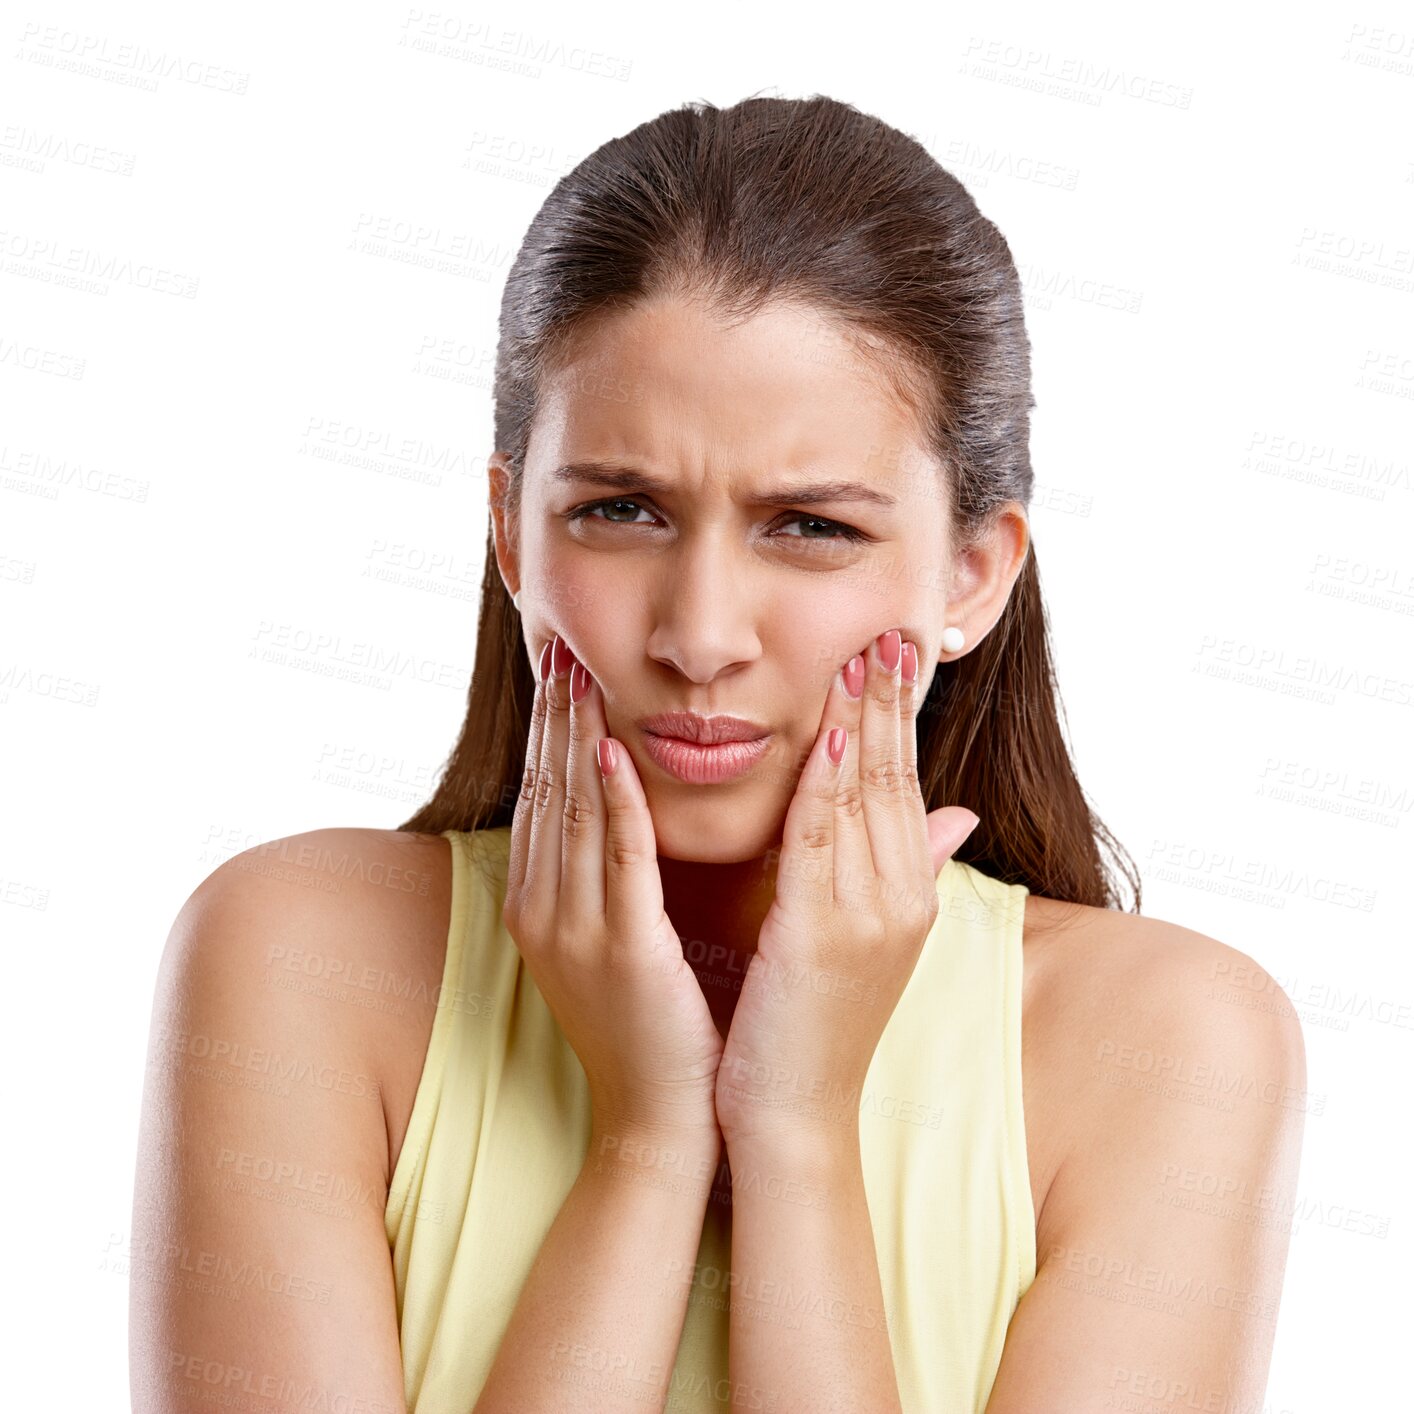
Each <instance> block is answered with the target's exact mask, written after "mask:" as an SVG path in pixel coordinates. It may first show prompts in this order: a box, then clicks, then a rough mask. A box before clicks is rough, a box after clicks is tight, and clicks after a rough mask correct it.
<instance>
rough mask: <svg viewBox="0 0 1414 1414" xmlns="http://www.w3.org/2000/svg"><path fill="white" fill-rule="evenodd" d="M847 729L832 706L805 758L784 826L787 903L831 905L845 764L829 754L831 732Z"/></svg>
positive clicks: (780, 867) (781, 881) (779, 870)
mask: <svg viewBox="0 0 1414 1414" xmlns="http://www.w3.org/2000/svg"><path fill="white" fill-rule="evenodd" d="M836 729H838V730H843V728H840V727H839V725H838V723H836V722H834V721H832V720H831V719H830V715H829V711H828V707H827V710H826V713H825V716H824V718H823V720H822V721H821V724H820V731H819V734H818V735H817V736H816V738H815V744H814V746H812V747H811V748H810V754H809V755H808V756H807V757H806V758H805V768H804V769H803V770H802V771H801V773H800V779H799V781H797V782H796V787H795V794H794V795H793V796H792V797H791V802H790V805H789V807H788V808H787V810H786V819H785V824H784V825H783V826H782V828H781V857H780V861H779V863H778V864H777V866H776V894H777V896H778V897H780V898H783V899H785V900H786V901H787V903H788V905H790V906H796V905H804V906H805V907H807V908H815V909H822V910H824V909H829V908H831V907H832V906H833V904H834V895H835V794H836V792H837V791H838V789H839V781H840V766H839V764H838V763H836V762H835V761H833V760H832V759H831V757H830V750H829V745H830V733H831V731H832V730H836Z"/></svg>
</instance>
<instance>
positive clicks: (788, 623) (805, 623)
mask: <svg viewBox="0 0 1414 1414" xmlns="http://www.w3.org/2000/svg"><path fill="white" fill-rule="evenodd" d="M840 578H843V576H841V577H840ZM900 612H901V610H900V609H899V608H898V607H897V606H896V605H894V604H893V602H892V600H891V599H886V598H885V597H884V595H883V593H882V589H881V587H880V586H877V585H874V586H871V585H869V584H862V583H860V582H859V580H858V579H857V578H854V579H851V581H850V582H849V583H848V584H843V583H840V584H835V583H832V582H831V581H830V580H824V581H817V583H816V587H815V589H814V591H813V592H811V593H808V594H803V595H801V596H800V597H799V598H798V600H796V602H794V603H793V604H792V605H791V606H790V609H789V612H788V613H783V614H782V615H781V620H780V622H778V623H776V624H775V625H773V626H772V651H773V653H774V654H776V655H778V656H779V659H780V661H781V663H782V665H783V666H785V668H786V672H785V673H784V674H783V681H787V682H793V683H798V684H800V685H802V686H804V685H805V684H807V683H808V684H811V685H813V686H815V687H818V688H819V689H820V690H821V691H822V692H826V691H828V690H829V686H830V678H831V676H832V675H833V674H834V673H835V672H836V671H837V670H838V669H839V668H842V667H843V666H844V665H845V664H846V663H847V662H849V660H850V658H852V657H853V656H854V655H855V654H856V653H863V652H864V651H865V650H866V649H867V648H868V646H869V644H870V642H871V641H872V640H873V639H875V638H877V637H878V636H879V634H881V633H883V632H884V631H885V630H886V629H889V628H892V627H895V621H890V622H885V620H886V619H888V616H889V615H890V614H891V613H900Z"/></svg>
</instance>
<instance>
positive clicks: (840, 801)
mask: <svg viewBox="0 0 1414 1414" xmlns="http://www.w3.org/2000/svg"><path fill="white" fill-rule="evenodd" d="M835 808H836V809H837V810H839V811H841V812H843V814H844V815H846V816H848V817H853V816H855V815H858V814H859V812H860V811H861V810H863V809H864V792H863V791H862V790H861V789H860V788H859V786H857V785H854V784H853V783H850V784H848V785H842V786H840V788H839V789H838V790H837V791H836V792H835Z"/></svg>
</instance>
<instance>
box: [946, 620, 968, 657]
mask: <svg viewBox="0 0 1414 1414" xmlns="http://www.w3.org/2000/svg"><path fill="white" fill-rule="evenodd" d="M966 642H967V640H966V639H965V638H964V637H963V636H962V630H961V629H960V628H954V627H953V626H952V625H951V624H950V625H949V626H948V627H947V628H945V629H944V630H943V652H944V653H956V652H957V651H958V649H959V648H961V647H962V645H963V644H964V643H966Z"/></svg>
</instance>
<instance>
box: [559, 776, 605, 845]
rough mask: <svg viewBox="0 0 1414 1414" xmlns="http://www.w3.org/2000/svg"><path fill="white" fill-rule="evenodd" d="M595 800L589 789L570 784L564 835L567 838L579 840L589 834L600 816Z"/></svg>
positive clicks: (565, 811)
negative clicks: (595, 806) (581, 788)
mask: <svg viewBox="0 0 1414 1414" xmlns="http://www.w3.org/2000/svg"><path fill="white" fill-rule="evenodd" d="M598 813H599V812H598V811H597V810H596V809H595V808H594V801H593V799H592V798H591V797H590V795H589V793H588V792H587V791H583V790H580V789H578V788H577V787H575V786H570V787H568V788H567V789H566V790H565V804H564V812H563V815H564V819H563V825H564V835H565V838H566V839H567V840H577V839H581V838H583V837H584V836H585V835H586V834H588V833H589V832H590V831H591V829H592V827H593V825H594V821H595V819H596V818H597V816H598Z"/></svg>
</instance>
